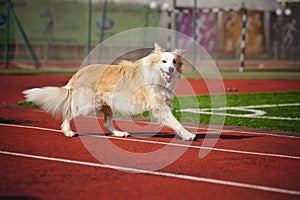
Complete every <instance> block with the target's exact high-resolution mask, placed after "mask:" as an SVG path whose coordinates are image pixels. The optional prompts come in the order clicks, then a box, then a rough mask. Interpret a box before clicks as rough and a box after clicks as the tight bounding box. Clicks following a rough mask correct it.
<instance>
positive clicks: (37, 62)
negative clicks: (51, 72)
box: [9, 4, 40, 69]
mask: <svg viewBox="0 0 300 200" xmlns="http://www.w3.org/2000/svg"><path fill="white" fill-rule="evenodd" d="M9 8H10V12H11V13H12V16H13V19H14V21H15V23H16V25H17V28H18V29H19V31H20V33H21V36H22V39H23V41H24V43H25V48H26V50H27V52H28V54H29V55H30V58H31V61H32V63H33V65H34V66H35V68H36V69H38V68H39V67H40V63H39V61H38V59H37V57H36V55H35V54H34V52H33V50H32V48H31V46H30V43H29V40H28V38H27V36H26V33H25V31H24V30H23V28H22V25H21V23H20V21H19V19H18V17H17V15H16V13H15V11H14V9H13V7H12V5H11V4H9Z"/></svg>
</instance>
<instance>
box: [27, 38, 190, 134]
mask: <svg viewBox="0 0 300 200" xmlns="http://www.w3.org/2000/svg"><path fill="white" fill-rule="evenodd" d="M183 53H184V50H181V49H175V50H174V51H173V52H167V51H165V50H164V49H163V48H161V47H160V46H159V45H158V44H157V43H155V44H154V50H153V52H152V53H150V54H149V55H148V56H146V57H144V58H142V59H140V60H137V61H135V62H130V61H122V62H121V63H120V64H118V65H100V64H92V65H88V66H86V67H84V68H82V69H80V70H79V71H78V72H77V73H76V74H75V75H73V76H72V78H71V79H70V80H69V82H68V83H67V85H65V86H63V87H43V88H33V89H29V90H25V91H23V94H25V98H26V100H27V101H31V102H33V103H35V104H37V105H38V106H39V107H40V108H41V109H43V110H45V111H46V112H48V113H50V114H51V115H52V116H54V117H57V118H62V120H63V123H62V125H61V130H62V132H63V133H64V135H65V136H67V137H72V136H74V135H75V133H74V132H73V131H72V130H71V127H70V121H71V120H72V119H73V118H75V117H78V116H87V115H88V114H89V113H91V112H95V111H101V112H103V113H104V126H105V128H106V129H107V130H108V131H109V132H111V134H112V135H114V136H118V137H127V136H129V134H128V133H127V132H123V131H119V130H116V129H115V127H114V125H113V123H112V119H113V113H114V112H120V113H123V114H129V115H135V114H138V113H142V112H144V111H150V112H151V114H152V116H153V117H154V118H155V119H156V120H158V122H159V123H160V124H161V125H162V126H167V127H170V128H172V129H173V130H174V131H176V133H177V134H178V135H179V136H180V137H181V138H182V139H183V140H194V138H195V135H194V134H192V133H190V132H189V131H187V130H186V129H185V128H184V127H183V126H182V125H181V124H180V123H179V122H178V121H177V120H176V118H175V117H174V116H173V114H172V106H171V104H170V99H172V98H174V91H175V87H176V85H177V83H178V81H179V79H180V77H181V74H182V64H183V63H182V58H181V55H182V54H183Z"/></svg>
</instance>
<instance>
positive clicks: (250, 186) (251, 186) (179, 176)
mask: <svg viewBox="0 0 300 200" xmlns="http://www.w3.org/2000/svg"><path fill="white" fill-rule="evenodd" d="M0 153H1V154H3V155H10V156H18V157H24V158H32V159H39V160H47V161H55V162H61V163H68V164H76V165H83V166H91V167H99V168H104V169H114V170H121V171H127V172H134V173H141V174H148V175H155V176H162V177H169V178H177V179H183V180H190V181H197V182H205V183H213V184H218V185H227V186H232V187H240V188H247V189H254V190H261V191H267V192H275V193H282V194H289V195H298V196H300V191H296V190H289V189H282V188H274V187H268V186H262V185H254V184H247V183H239V182H234V181H225V180H219V179H211V178H204V177H197V176H190V175H183V174H173V173H168V172H158V171H149V170H144V169H137V168H129V167H122V166H114V165H106V164H100V163H92V162H85V161H77V160H69V159H63V158H54V157H47V156H38V155H31V154H24V153H16V152H8V151H0Z"/></svg>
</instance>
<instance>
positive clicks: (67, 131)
mask: <svg viewBox="0 0 300 200" xmlns="http://www.w3.org/2000/svg"><path fill="white" fill-rule="evenodd" d="M70 122H71V120H70V119H64V121H63V123H62V124H61V131H62V132H63V133H64V135H65V136H66V137H73V136H74V135H75V133H74V132H73V131H71V127H70Z"/></svg>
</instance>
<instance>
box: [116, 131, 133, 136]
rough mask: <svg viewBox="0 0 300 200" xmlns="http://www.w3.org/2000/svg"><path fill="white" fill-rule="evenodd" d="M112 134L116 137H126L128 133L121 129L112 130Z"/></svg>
mask: <svg viewBox="0 0 300 200" xmlns="http://www.w3.org/2000/svg"><path fill="white" fill-rule="evenodd" d="M112 135H113V136H116V137H128V136H129V133H127V132H123V131H113V132H112Z"/></svg>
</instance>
